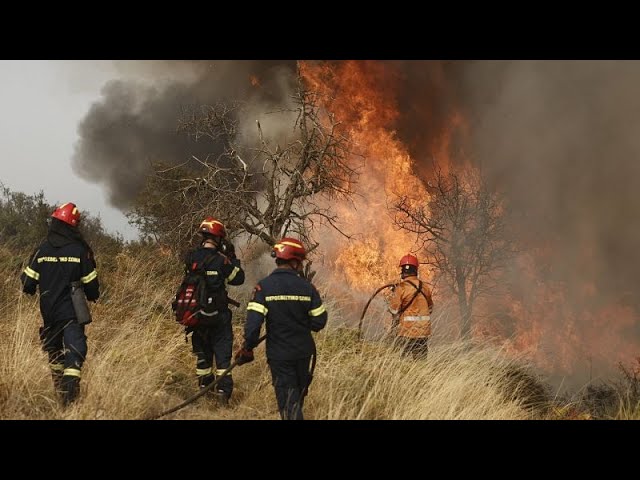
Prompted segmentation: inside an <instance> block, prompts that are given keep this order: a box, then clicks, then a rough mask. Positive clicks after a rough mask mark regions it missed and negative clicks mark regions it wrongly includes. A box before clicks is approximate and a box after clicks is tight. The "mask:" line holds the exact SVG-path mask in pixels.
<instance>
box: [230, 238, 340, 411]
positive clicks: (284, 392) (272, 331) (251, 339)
mask: <svg viewBox="0 0 640 480" xmlns="http://www.w3.org/2000/svg"><path fill="white" fill-rule="evenodd" d="M271 256H272V257H273V258H275V261H276V265H277V268H276V269H275V270H274V271H273V272H272V273H271V274H270V275H269V276H268V277H266V278H264V279H263V280H261V281H260V282H258V284H257V285H256V287H255V289H254V291H253V298H252V300H251V301H250V302H249V304H248V305H247V320H246V324H245V328H244V344H243V346H242V348H241V349H240V350H239V351H238V352H237V353H236V356H235V359H236V361H237V364H238V365H242V364H244V363H247V362H250V361H252V360H253V348H254V347H255V346H256V345H257V344H258V341H259V337H260V329H261V327H262V324H263V323H265V322H266V331H267V340H266V353H267V363H268V364H269V368H270V370H271V378H272V384H273V386H274V389H275V393H276V400H277V402H278V410H279V411H280V416H281V418H282V419H283V420H303V414H302V407H303V403H304V397H305V395H306V393H307V391H308V388H309V385H310V384H311V380H312V376H313V368H314V366H315V355H316V346H315V342H314V340H313V337H312V335H311V332H318V331H320V330H322V329H323V328H324V327H325V325H326V324H327V310H326V308H325V306H324V305H323V304H322V300H321V298H320V295H319V293H318V291H317V290H316V288H315V287H314V286H313V284H311V282H309V281H307V280H306V279H305V278H304V277H303V276H302V271H303V269H302V263H303V261H304V260H305V258H306V250H305V248H304V245H303V244H302V243H301V242H300V240H297V239H295V238H289V237H285V238H283V239H282V240H280V241H279V242H278V243H276V244H275V245H274V247H273V250H272V252H271Z"/></svg>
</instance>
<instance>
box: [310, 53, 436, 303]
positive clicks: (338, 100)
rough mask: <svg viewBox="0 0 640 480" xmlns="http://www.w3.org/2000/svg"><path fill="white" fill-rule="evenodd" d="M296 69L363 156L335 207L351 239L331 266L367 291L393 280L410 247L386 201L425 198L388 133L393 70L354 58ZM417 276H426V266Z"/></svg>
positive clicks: (412, 240) (392, 107)
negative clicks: (354, 184) (353, 185)
mask: <svg viewBox="0 0 640 480" xmlns="http://www.w3.org/2000/svg"><path fill="white" fill-rule="evenodd" d="M301 71H302V73H303V76H304V78H305V80H306V81H307V82H309V83H310V84H311V85H312V87H313V89H314V90H316V91H318V92H320V93H321V94H323V95H324V96H325V98H330V99H331V101H330V104H329V105H327V106H328V107H329V108H330V109H331V110H332V111H333V112H334V113H335V114H336V116H337V118H338V119H339V120H340V121H342V122H344V124H345V125H347V129H348V133H349V135H350V138H351V139H352V140H353V142H354V145H355V148H356V149H357V151H358V153H360V154H361V155H362V156H363V157H364V158H365V162H366V163H365V165H364V168H362V170H361V175H360V178H359V181H358V182H359V183H358V189H357V192H356V194H357V195H356V197H355V198H354V205H351V204H344V205H337V206H335V208H336V210H337V212H338V215H339V217H340V220H341V222H342V223H343V224H344V225H346V226H347V227H346V229H347V230H348V233H349V234H351V235H353V237H354V240H353V241H351V242H350V243H349V244H348V245H347V246H346V247H344V248H341V249H340V250H338V253H337V255H336V256H335V266H336V267H337V268H338V269H339V270H341V271H342V272H343V273H344V275H345V278H346V280H347V282H348V283H349V286H350V287H351V288H353V289H357V290H360V291H370V290H372V289H373V288H375V287H376V286H379V285H382V284H384V283H388V282H389V281H393V280H395V279H397V277H398V267H397V263H398V261H399V259H400V258H401V257H402V256H403V255H405V254H406V253H407V252H409V251H412V250H414V249H415V248H416V245H415V240H416V239H415V238H412V236H411V235H409V234H407V233H405V232H401V231H399V230H398V229H397V228H395V227H394V226H393V219H392V217H391V216H390V214H389V212H388V204H389V203H390V202H393V200H394V199H395V198H396V197H397V196H406V197H409V198H410V199H412V200H413V201H416V202H418V201H419V202H426V201H428V198H429V195H428V193H427V191H426V190H425V188H424V185H423V184H422V182H421V181H420V180H419V179H418V177H417V176H416V175H415V172H414V162H413V160H412V159H411V157H410V155H409V153H408V152H407V149H406V148H405V146H404V145H402V143H401V142H400V141H399V140H398V138H397V137H396V136H395V133H394V131H393V123H394V121H395V120H396V119H397V117H398V111H397V108H396V107H395V104H394V97H393V91H394V89H393V87H394V83H395V73H394V72H393V70H388V69H385V68H383V66H382V65H381V64H380V63H376V62H355V61H351V62H344V63H341V64H338V65H331V66H330V65H328V64H317V65H311V64H309V63H304V64H302V66H301ZM354 207H355V208H354ZM341 243H343V242H341ZM421 276H422V277H423V278H426V277H427V276H428V271H427V269H426V268H425V269H423V271H422V272H421Z"/></svg>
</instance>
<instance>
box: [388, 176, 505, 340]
mask: <svg viewBox="0 0 640 480" xmlns="http://www.w3.org/2000/svg"><path fill="white" fill-rule="evenodd" d="M427 191H428V193H429V195H430V198H429V200H428V202H426V203H425V202H422V203H416V202H415V201H414V200H413V199H411V198H409V197H407V196H399V197H398V200H397V201H396V202H395V204H394V205H393V211H394V213H395V223H396V225H398V226H399V227H400V228H402V229H404V230H406V231H409V232H412V233H414V234H416V235H417V238H418V239H419V241H420V242H421V249H424V252H425V254H426V256H427V262H426V263H428V264H430V265H432V266H433V268H434V269H435V271H436V275H437V277H438V280H440V281H442V282H444V283H445V285H447V286H448V287H449V288H450V289H451V291H452V292H453V293H454V295H455V296H456V297H457V300H458V306H459V308H460V318H461V321H460V330H461V335H462V337H468V336H469V334H470V332H471V318H472V313H473V306H474V303H475V301H476V300H477V299H478V298H479V297H481V296H483V295H486V294H488V293H489V292H490V291H491V290H492V289H493V288H495V286H496V280H497V275H498V273H499V272H500V271H501V270H502V269H503V267H504V266H505V263H506V261H507V260H508V259H509V258H511V257H512V255H513V247H512V243H511V242H510V241H509V239H508V233H507V229H506V223H505V215H504V207H503V202H502V199H501V197H500V195H499V194H498V193H496V192H495V191H492V190H491V189H490V188H489V187H488V185H487V183H486V181H485V180H484V178H483V177H482V175H481V174H480V172H479V171H477V170H474V169H471V168H469V169H467V170H465V172H464V173H461V172H456V171H454V170H452V171H450V172H448V173H444V172H443V171H442V169H441V168H440V166H439V165H437V164H435V165H434V174H433V180H432V181H430V182H428V184H427Z"/></svg>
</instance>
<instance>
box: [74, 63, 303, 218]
mask: <svg viewBox="0 0 640 480" xmlns="http://www.w3.org/2000/svg"><path fill="white" fill-rule="evenodd" d="M115 67H116V69H117V70H118V72H120V73H121V75H122V77H123V78H122V79H118V80H113V81H111V82H109V83H107V84H106V85H105V86H104V87H103V89H102V93H101V99H100V100H99V101H98V102H96V103H94V104H93V105H92V106H91V107H90V109H89V111H88V113H87V115H86V116H85V118H84V119H83V120H82V121H81V123H80V125H79V127H78V133H79V136H80V139H79V141H78V143H77V144H76V146H75V152H74V156H73V158H72V166H73V169H74V171H75V172H76V173H77V174H78V175H79V176H81V177H82V178H84V179H86V180H88V181H91V182H94V183H99V184H101V185H102V186H103V187H104V188H105V190H106V191H107V194H108V198H109V201H110V203H111V204H113V205H114V206H116V207H118V208H121V209H126V208H127V207H129V206H130V205H131V202H132V201H133V200H134V199H135V197H136V195H137V194H138V192H139V191H140V189H141V187H142V186H143V184H144V181H145V175H146V174H147V173H148V172H149V169H150V164H151V162H153V161H163V162H167V163H171V164H177V163H182V162H185V161H187V160H188V159H189V158H191V156H192V155H195V156H198V157H204V156H206V155H207V154H211V153H213V154H215V153H216V151H219V149H220V148H221V146H220V145H215V144H212V143H211V142H207V141H198V142H195V141H193V140H191V139H189V138H188V137H187V136H186V135H184V134H178V133H177V132H176V127H177V123H178V119H179V117H180V114H181V111H182V109H183V108H185V107H189V106H194V105H204V104H211V105H212V104H215V103H216V102H217V101H222V100H224V101H229V100H231V99H235V100H240V101H243V102H246V103H247V104H248V105H250V108H249V109H248V110H247V111H246V112H245V114H244V115H245V116H246V118H240V119H239V120H240V123H241V132H240V134H241V135H246V136H247V138H248V139H251V138H252V136H255V133H253V130H255V120H256V119H258V118H260V117H259V114H262V113H264V112H267V111H269V110H277V109H279V108H282V107H283V106H286V105H288V102H289V97H288V95H289V93H290V91H291V85H292V83H291V82H292V79H293V75H292V73H293V72H294V71H295V63H294V62H277V61H217V62H213V61H211V62H209V61H199V62H187V61H147V62H117V63H116V64H115ZM285 123H286V122H285V121H284V120H283V119H282V116H281V117H280V118H277V117H269V118H267V119H266V120H263V121H261V124H262V125H261V126H262V128H263V130H264V131H265V135H270V136H272V137H273V136H276V137H277V136H279V135H281V134H282V133H283V132H281V128H282V125H284V124H285ZM250 126H251V127H253V130H250V129H249V127H250Z"/></svg>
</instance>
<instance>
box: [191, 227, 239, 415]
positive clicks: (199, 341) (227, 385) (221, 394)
mask: <svg viewBox="0 0 640 480" xmlns="http://www.w3.org/2000/svg"><path fill="white" fill-rule="evenodd" d="M198 232H199V233H200V235H201V236H202V240H201V242H200V245H199V246H198V248H196V249H195V250H192V251H190V252H189V253H187V255H186V258H185V273H188V271H189V269H190V268H191V267H192V266H193V265H196V264H197V265H202V267H203V269H204V270H205V272H206V278H207V280H206V290H207V292H206V296H207V305H208V308H207V309H206V311H204V312H201V313H200V321H199V323H198V325H196V326H195V327H188V328H187V333H189V332H193V334H192V336H191V345H192V350H193V353H194V354H195V355H196V357H197V363H196V376H197V377H198V384H199V386H200V388H204V387H206V386H207V385H209V384H210V383H212V382H213V381H215V379H216V377H217V376H219V375H221V374H222V373H223V372H224V371H225V370H226V369H227V368H228V367H229V366H230V364H231V357H232V355H233V330H232V327H231V310H229V305H228V298H227V290H226V286H227V285H242V284H243V283H244V270H243V269H242V267H241V266H240V260H239V259H238V258H236V254H235V248H234V246H233V244H232V243H231V242H229V241H228V240H227V239H226V237H227V232H226V230H225V227H224V225H223V224H222V222H220V221H218V220H216V219H215V218H211V217H208V218H206V219H204V220H203V221H202V223H201V224H200V227H199V228H198ZM214 360H215V369H214ZM232 393H233V378H232V376H231V374H228V375H226V376H224V377H223V378H222V379H221V380H220V383H219V384H218V385H216V389H215V391H214V392H213V394H214V395H215V397H216V399H217V401H218V402H219V403H220V404H221V405H227V404H228V403H229V399H230V398H231V394H232Z"/></svg>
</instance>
